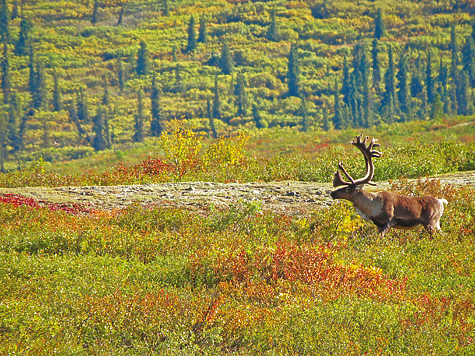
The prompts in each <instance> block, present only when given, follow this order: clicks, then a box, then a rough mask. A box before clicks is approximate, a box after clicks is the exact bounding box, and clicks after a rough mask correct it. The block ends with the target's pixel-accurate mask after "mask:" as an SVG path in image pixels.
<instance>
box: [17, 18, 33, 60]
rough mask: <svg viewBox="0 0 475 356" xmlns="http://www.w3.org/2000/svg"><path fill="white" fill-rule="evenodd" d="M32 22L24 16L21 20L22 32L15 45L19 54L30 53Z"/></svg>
mask: <svg viewBox="0 0 475 356" xmlns="http://www.w3.org/2000/svg"><path fill="white" fill-rule="evenodd" d="M31 28H32V23H31V22H30V21H29V20H28V19H26V18H24V19H22V20H21V22H20V33H19V35H18V41H17V42H16V45H15V54H16V55H17V56H26V55H27V54H28V47H29V45H30V31H31Z"/></svg>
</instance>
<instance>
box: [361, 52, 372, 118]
mask: <svg viewBox="0 0 475 356" xmlns="http://www.w3.org/2000/svg"><path fill="white" fill-rule="evenodd" d="M369 71H370V69H369V63H368V59H367V56H366V50H365V49H364V48H363V52H362V56H361V64H360V72H361V88H360V91H361V94H362V96H363V100H362V107H361V110H362V120H361V121H362V126H363V127H371V126H372V124H373V115H372V110H371V102H372V98H371V88H370V83H369V81H370V79H369V78H370V75H369Z"/></svg>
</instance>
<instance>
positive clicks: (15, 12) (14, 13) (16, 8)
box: [10, 0, 20, 20]
mask: <svg viewBox="0 0 475 356" xmlns="http://www.w3.org/2000/svg"><path fill="white" fill-rule="evenodd" d="M19 15H20V11H19V6H18V1H17V0H15V1H14V2H13V8H12V13H11V15H10V20H15V19H16V18H17V17H18V16H19Z"/></svg>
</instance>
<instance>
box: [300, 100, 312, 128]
mask: <svg viewBox="0 0 475 356" xmlns="http://www.w3.org/2000/svg"><path fill="white" fill-rule="evenodd" d="M299 116H300V117H301V118H302V131H303V132H307V131H308V129H309V127H310V123H309V118H308V108H307V101H306V100H305V96H304V95H300V108H299Z"/></svg>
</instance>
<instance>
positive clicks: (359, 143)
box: [333, 135, 382, 187]
mask: <svg viewBox="0 0 475 356" xmlns="http://www.w3.org/2000/svg"><path fill="white" fill-rule="evenodd" d="M362 137H363V135H359V136H356V138H355V139H354V140H353V141H352V142H350V144H352V145H353V146H356V148H358V149H359V150H360V151H361V153H363V156H364V159H365V164H366V174H365V176H364V177H363V178H361V179H358V180H354V179H353V178H352V177H351V176H350V174H349V173H348V172H347V171H346V170H345V168H344V167H343V165H342V163H341V162H339V163H338V168H339V169H340V170H341V171H342V172H343V173H344V174H345V176H346V177H347V178H348V179H349V180H350V181H349V182H347V181H344V180H343V178H342V177H341V174H340V171H336V172H335V175H334V177H333V186H334V187H339V186H342V185H354V186H356V185H363V184H370V185H375V184H374V183H373V182H371V179H373V176H374V165H373V161H372V158H373V157H381V155H382V153H381V152H379V151H376V150H374V149H373V148H374V147H377V146H379V145H380V144H379V143H377V141H378V140H377V139H375V138H373V139H372V140H371V142H370V143H369V145H368V146H366V140H367V139H368V136H366V137H365V138H364V139H363V140H361V139H362Z"/></svg>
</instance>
